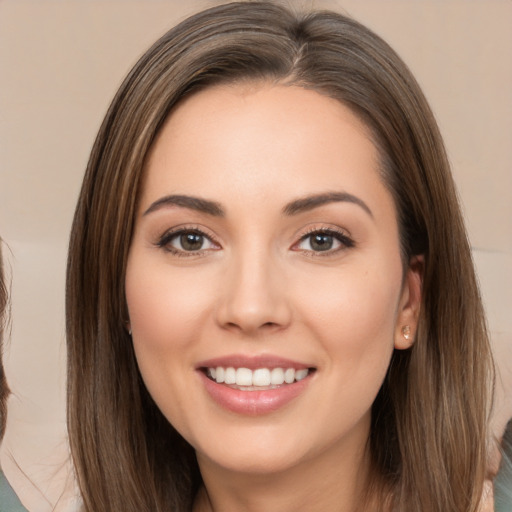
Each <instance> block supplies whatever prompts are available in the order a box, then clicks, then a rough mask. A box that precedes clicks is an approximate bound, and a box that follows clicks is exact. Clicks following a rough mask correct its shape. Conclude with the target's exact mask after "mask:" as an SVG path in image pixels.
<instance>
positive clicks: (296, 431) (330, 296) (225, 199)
mask: <svg viewBox="0 0 512 512" xmlns="http://www.w3.org/2000/svg"><path fill="white" fill-rule="evenodd" d="M327 192H329V193H331V192H337V193H339V192H343V193H348V194H351V195H352V196H353V197H355V198H357V200H351V201H347V200H343V201H333V202H328V203H327V204H322V205H319V206H317V207H314V208H311V209H307V210H304V211H300V212H296V213H294V214H293V215H290V214H289V212H288V214H287V213H284V212H283V208H285V207H286V205H288V204H289V203H290V202H293V201H296V200H297V199H300V198H304V197H306V196H311V195H315V194H325V193H327ZM168 195H186V196H194V197H198V198H202V199H207V200H210V201H214V202H215V203H217V204H218V205H219V206H220V207H221V208H222V209H223V210H224V215H223V216H218V215H211V214H210V213H205V212H200V211H196V210H195V209H194V208H189V207H184V206H178V205H170V204H159V205H158V204H157V205H155V202H158V201H159V200H160V199H161V198H162V197H165V196H168ZM354 201H356V202H354ZM357 201H360V203H357ZM363 203H364V204H363ZM152 205H153V207H152ZM367 209H368V210H369V211H370V212H369V211H367ZM148 210H150V211H148ZM174 228H178V229H182V228H184V229H188V230H189V231H190V229H193V230H200V231H202V232H204V233H205V235H206V237H207V238H204V239H200V241H201V240H202V242H201V243H202V245H201V249H200V250H199V251H195V252H194V251H188V252H187V251H185V250H184V248H183V245H180V238H179V236H174V238H172V237H171V238H170V237H169V236H168V237H167V239H166V240H165V242H166V245H165V246H163V247H162V246H161V243H160V241H161V239H162V236H163V235H165V234H166V233H168V232H169V230H172V229H174ZM320 229H323V230H326V229H329V230H334V232H335V233H336V236H338V233H341V235H342V237H345V238H342V241H337V240H336V239H335V238H332V239H329V238H328V239H327V240H328V241H332V242H333V245H332V248H331V249H329V250H327V251H318V250H316V251H315V250H313V246H312V245H311V244H312V238H311V232H312V231H315V230H316V231H318V230H320ZM347 238H348V239H350V241H351V242H350V243H348V244H346V243H343V242H346V239H347ZM315 247H317V246H315ZM420 288H421V265H420V264H418V261H417V260H416V261H413V262H411V264H410V265H409V267H408V268H407V269H406V271H405V274H404V266H403V262H402V260H401V257H400V250H399V233H398V226H397V220H396V212H395V206H394V203H393V200H392V197H391V194H390V193H389V191H388V190H387V188H386V186H385V185H384V184H383V182H382V181H381V178H380V176H379V173H378V154H377V151H376V149H375V147H374V145H373V144H372V142H371V140H370V137H369V133H368V130H367V129H366V127H365V126H364V124H363V123H362V122H361V121H360V120H359V119H358V118H357V117H356V116H355V115H354V114H353V113H352V112H351V111H350V110H349V109H348V108H347V107H345V106H344V105H342V104H340V103H339V102H337V101H335V100H333V99H330V98H327V97H325V96H322V95H320V94H318V93H316V92H314V91H308V90H304V89H301V88H299V87H295V86H285V85H269V84H252V85H247V84H245V85H236V86H222V87H220V86H219V87H213V88H209V89H206V90H205V91H202V92H200V93H197V94H196V95H193V96H192V97H190V98H188V99H187V100H185V101H184V102H182V103H181V104H180V105H179V106H178V108H177V109H176V110H175V111H174V112H173V114H172V115H171V116H170V118H169V119H168V120H167V122H166V124H165V125H164V127H163V129H162V131H161V133H160V135H159V137H158V139H157V140H156V142H155V144H154V147H153V149H152V152H151V154H150V158H149V160H148V162H147V168H146V174H145V179H144V183H143V188H142V191H141V199H140V206H139V210H138V213H137V218H136V227H135V232H134V236H133V240H132V245H131V248H130V254H129V259H128V267H127V274H126V297H127V303H128V310H129V317H130V327H131V329H132V333H133V334H132V336H133V344H134V348H135V352H136V357H137V361H138V364H139V367H140V371H141V373H142V376H143V378H144V381H145V384H146V386H147V388H148V390H149V392H150V393H151V395H152V397H153V398H154V400H155V402H156V403H157V405H158V406H159V407H160V409H161V410H162V412H163V414H164V415H165V416H166V417H167V418H168V420H169V421H170V422H171V423H172V424H173V425H174V427H175V428H176V429H177V430H178V431H179V432H180V433H181V434H182V435H183V436H184V437H185V439H187V440H188V442H190V443H191V445H192V446H193V447H194V448H195V450H196V453H197V458H198V462H199V465H200V468H201V472H202V475H203V480H204V482H205V487H204V488H203V489H202V490H201V492H200V493H199V495H198V498H197V500H196V505H195V510H215V511H220V510H222V511H240V510H245V511H280V512H283V511H288V510H289V511H292V510H293V511H294V512H296V511H302V510H304V511H306V510H307V511H315V510H318V511H320V510H321V511H329V510H336V511H350V510H353V509H354V508H356V507H357V503H358V499H359V495H360V493H361V492H362V491H363V490H364V485H365V481H366V477H367V473H368V470H369V467H368V454H367V451H366V449H365V445H366V441H367V439H368V434H369V425H370V408H371V405H372V403H373V401H374V399H375V396H376V395H377V392H378V390H379V388H380V385H381V383H382V380H383V379H384V376H385V374H386V370H387V367H388V364H389V361H390V357H391V355H392V352H393V350H394V349H395V348H396V349H404V348H408V347H409V346H410V344H411V343H412V341H410V340H412V339H413V338H414V332H415V329H416V322H417V318H418V312H419V307H420ZM404 325H409V326H410V328H411V337H410V340H406V339H405V338H404V336H403V334H402V327H403V326H404ZM227 354H238V355H242V356H253V355H262V354H263V355H272V356H279V357H284V358H288V359H291V360H293V361H299V362H301V363H305V364H306V365H307V366H308V367H314V368H315V370H316V371H314V372H313V373H312V374H310V376H309V377H308V380H307V385H306V386H305V387H304V389H303V391H301V393H300V394H299V395H298V396H297V397H295V398H294V399H293V400H291V401H290V402H289V403H287V404H285V405H284V406H283V407H280V408H279V409H278V410H276V411H273V412H270V413H266V414H256V415H247V414H237V413H235V412H233V411H229V410H226V409H225V408H224V407H221V406H220V405H218V404H217V403H216V402H215V401H214V400H212V398H211V396H210V395H209V394H208V393H207V392H206V390H205V386H204V382H203V381H204V377H203V378H202V376H201V375H200V372H198V370H197V365H198V363H199V362H200V361H205V360H207V359H210V358H217V357H223V356H225V355H227ZM340 482H343V485H340Z"/></svg>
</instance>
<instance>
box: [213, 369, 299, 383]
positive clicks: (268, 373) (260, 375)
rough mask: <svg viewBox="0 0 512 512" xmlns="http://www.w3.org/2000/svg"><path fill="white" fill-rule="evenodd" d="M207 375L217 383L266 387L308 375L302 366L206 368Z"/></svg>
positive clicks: (290, 381) (291, 381)
mask: <svg viewBox="0 0 512 512" xmlns="http://www.w3.org/2000/svg"><path fill="white" fill-rule="evenodd" d="M207 375H208V376H209V377H210V378H211V379H212V380H215V381H216V382H217V383H219V384H221V383H223V382H224V383H225V384H236V385H237V386H241V387H248V386H249V387H250V386H255V387H268V386H280V385H282V384H284V383H286V384H292V383H293V382H295V381H297V382H298V381H300V380H302V379H305V378H306V377H307V376H308V375H309V369H307V368H303V369H300V370H295V368H286V369H284V368H272V370H270V369H268V368H258V369H257V370H254V371H253V370H250V369H249V368H233V367H231V366H230V367H228V368H224V367H222V366H217V368H208V369H207Z"/></svg>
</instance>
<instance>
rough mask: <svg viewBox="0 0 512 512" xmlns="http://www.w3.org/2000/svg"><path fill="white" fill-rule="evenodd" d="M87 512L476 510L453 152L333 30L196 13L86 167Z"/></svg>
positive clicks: (381, 51) (71, 285) (477, 314)
mask: <svg viewBox="0 0 512 512" xmlns="http://www.w3.org/2000/svg"><path fill="white" fill-rule="evenodd" d="M67 317H68V319H67V334H68V350H69V355H68V357H69V375H68V377H69V395H68V418H69V421H68V423H69V433H70V441H71V450H72V455H73V460H74V463H75V466H76V473H77V478H78V482H79V485H80V489H81V492H82V496H83V500H84V509H85V510H87V511H97V510H112V511H117V510H119V511H121V510H123V511H130V510H133V511H135V510H137V511H141V510H147V511H150V510H151V511H153V510H160V511H164V510H165V511H167V510H173V511H175V510H176V511H177V510H183V511H189V510H194V511H206V510H214V511H218V510H223V511H225V510H279V511H286V510H291V509H293V510H308V511H311V510H322V511H328V510H336V511H339V510H346V511H349V510H376V511H377V510H382V511H389V510H400V511H411V510H414V511H429V512H433V511H439V512H441V511H443V512H446V511H461V512H462V511H464V512H469V511H475V510H478V508H479V506H480V502H481V499H482V493H483V491H482V489H483V483H484V479H485V476H486V441H487V419H488V412H489V402H490V382H491V373H492V364H491V357H490V351H489V345H488V340H487V334H486V328H485V320H484V316H483V312H482V306H481V302H480V298H479V293H478V288H477V284H476V280H475V275H474V270H473V266H472V262H471V257H470V250H469V245H468V242H467V238H466V233H465V230H464V226H463V221H462V218H461V214H460V210H459V206H458V204H457V200H456V194H455V190H454V185H453V181H452V178H451V175H450V172H449V166H448V162H447V158H446V154H445V151H444V147H443V143H442V140H441V137H440V135H439V131H438V128H437V126H436V123H435V121H434V118H433V116H432V113H431V111H430V109H429V107H428V105H427V103H426V101H425V99H424V97H423V94H422V93H421V91H420V89H419V87H418V85H417V84H416V82H415V81H414V79H413V77H412V76H411V74H410V72H409V71H408V69H407V68H406V66H405V65H404V64H403V63H402V62H401V60H400V59H399V58H398V56H397V55H396V54H395V53H394V52H393V50H391V49H390V48H389V46H388V45H387V44H386V43H384V42H383V41H382V40H381V39H380V38H379V37H377V36H376V35H375V34H373V33H372V32H370V31H369V30H368V29H366V28H364V27H363V26H361V25H359V24H358V23H356V22H354V21H352V20H350V19H347V18H345V17H343V16H341V15H339V14H334V13H327V12H319V13H310V14H305V15H302V14H299V15H296V14H294V13H292V12H290V11H289V10H288V9H285V8H283V7H280V6H278V5H275V4H273V3H269V2H244V3H234V4H227V5H224V6H220V7H215V8H213V9H211V10H207V11H204V12H203V13H200V14H198V15H196V16H193V17H191V18H189V19H188V20H185V21H184V22H183V23H181V24H180V25H178V26H177V27H176V28H174V29H173V30H171V31H170V32H169V33H167V34H166V35H165V36H163V38H161V39H160V40H159V41H158V42H157V43H155V45H154V46H153V47H152V48H151V49H150V50H149V51H148V52H147V53H146V54H145V55H144V56H143V57H142V58H141V59H140V61H139V63H138V64H137V65H136V66H135V67H134V69H133V70H132V71H131V73H130V74H129V76H128V77H127V79H126V80H125V82H124V84H123V85H122V86H121V88H120V90H119V92H118V94H117V96H116V98H115V99H114V101H113V103H112V105H111V107H110V109H109V112H108V113H107V116H106V118H105V121H104V123H103V125H102V127H101V129H100V133H99V135H98V137H97V140H96V143H95V145H94V148H93V150H92V154H91V158H90V161H89V165H88V169H87V173H86V176H85V180H84V184H83V188H82V192H81V194H80V199H79V203H78V206H77V210H76V215H75V220H74V225H73V230H72V237H71V243H70V254H69V261H68V284H67Z"/></svg>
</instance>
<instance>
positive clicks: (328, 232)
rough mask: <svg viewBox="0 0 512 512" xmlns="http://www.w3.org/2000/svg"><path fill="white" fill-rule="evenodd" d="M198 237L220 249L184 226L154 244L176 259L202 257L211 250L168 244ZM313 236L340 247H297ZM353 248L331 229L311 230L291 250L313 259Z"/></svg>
mask: <svg viewBox="0 0 512 512" xmlns="http://www.w3.org/2000/svg"><path fill="white" fill-rule="evenodd" d="M187 234H192V235H198V236H200V237H203V238H204V239H205V240H208V241H209V242H210V243H211V244H213V245H216V246H217V247H220V244H219V243H218V242H217V240H216V239H215V238H214V237H213V236H212V235H209V234H206V233H205V232H204V231H203V230H202V229H200V228H198V227H196V226H184V227H180V228H176V229H172V230H170V231H166V232H165V233H164V234H163V235H162V236H161V237H160V238H159V240H158V241H157V243H156V244H155V245H156V246H157V247H159V248H161V249H163V250H165V251H167V252H169V253H171V254H173V255H174V256H178V257H191V256H204V255H206V253H207V252H209V251H210V250H211V249H199V250H197V251H186V250H182V249H176V248H175V247H172V245H170V243H171V242H172V241H173V240H175V239H176V238H178V237H180V236H182V235H187ZM313 235H325V236H329V237H332V238H334V239H335V240H336V241H337V242H339V243H340V245H341V246H340V247H338V248H336V249H334V250H333V249H327V250H325V251H314V250H308V249H300V248H298V246H299V245H300V244H302V243H303V242H304V241H306V240H307V239H308V238H311V237H312V236H313ZM354 246H355V243H354V240H352V239H351V238H350V237H349V236H347V234H346V233H345V232H343V231H341V230H337V229H333V228H313V229H310V230H309V231H308V232H306V233H305V234H304V235H302V236H301V237H300V239H299V241H298V242H296V243H294V244H293V246H292V249H293V250H295V251H299V252H303V253H304V254H308V255H310V256H313V257H326V256H330V255H333V254H335V253H338V252H339V251H342V250H344V249H350V248H352V247H354Z"/></svg>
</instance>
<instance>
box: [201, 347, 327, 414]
mask: <svg viewBox="0 0 512 512" xmlns="http://www.w3.org/2000/svg"><path fill="white" fill-rule="evenodd" d="M196 370H197V374H198V376H199V377H200V378H201V381H202V383H203V386H204V390H205V391H206V393H207V396H209V397H210V398H211V399H213V402H214V403H216V404H217V405H219V406H220V407H221V408H222V409H225V410H228V411H230V412H232V413H236V414H242V415H249V416H254V415H261V414H269V413H273V412H276V411H278V410H280V409H282V408H284V407H285V406H287V405H288V404H289V403H290V402H293V401H295V400H296V399H298V398H299V397H300V396H301V395H303V394H304V393H306V390H307V389H308V388H309V386H310V385H311V383H312V381H313V380H314V379H313V377H314V376H315V374H316V373H317V368H315V367H314V366H309V365H307V364H304V363H300V362H298V361H292V360H290V359H286V358H281V357H277V356H272V355H260V356H243V355H230V356H224V357H219V358H216V359H209V360H208V361H202V362H201V363H199V364H198V365H197V366H196Z"/></svg>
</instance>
